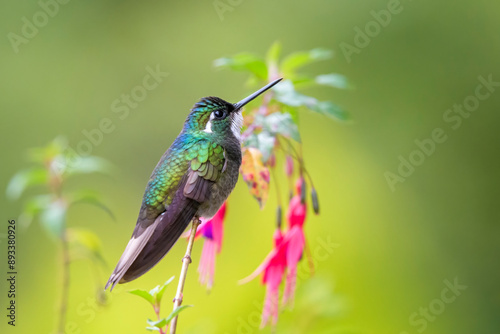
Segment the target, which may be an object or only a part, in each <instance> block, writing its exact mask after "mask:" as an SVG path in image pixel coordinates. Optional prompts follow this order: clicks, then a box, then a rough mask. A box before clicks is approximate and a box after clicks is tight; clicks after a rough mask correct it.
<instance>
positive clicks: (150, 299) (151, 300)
mask: <svg viewBox="0 0 500 334" xmlns="http://www.w3.org/2000/svg"><path fill="white" fill-rule="evenodd" d="M129 293H131V294H133V295H136V296H139V297H142V298H144V299H145V300H147V301H148V302H149V303H150V304H151V305H154V302H155V300H154V297H153V296H152V295H150V294H149V292H148V291H146V290H141V289H136V290H130V291H129Z"/></svg>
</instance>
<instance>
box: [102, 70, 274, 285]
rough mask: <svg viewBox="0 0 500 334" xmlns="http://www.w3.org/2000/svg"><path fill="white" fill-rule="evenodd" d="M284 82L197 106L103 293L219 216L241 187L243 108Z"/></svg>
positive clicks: (157, 173)
mask: <svg viewBox="0 0 500 334" xmlns="http://www.w3.org/2000/svg"><path fill="white" fill-rule="evenodd" d="M281 80H282V78H280V79H277V80H274V81H273V82H271V83H269V84H268V85H266V86H264V87H263V88H261V89H259V90H258V91H256V92H255V93H253V94H251V95H249V96H248V97H246V98H244V99H243V100H241V101H239V102H237V103H234V104H233V103H229V102H227V101H225V100H223V99H221V98H218V97H213V96H209V97H204V98H202V99H200V100H199V101H198V102H197V103H196V104H195V105H194V106H193V108H192V109H191V112H190V113H189V115H188V116H187V118H186V121H185V122H184V127H183V128H182V131H181V132H180V134H179V135H178V136H177V138H176V139H175V140H174V142H173V143H172V145H171V146H170V148H169V149H168V150H167V151H166V152H165V153H164V154H163V156H162V157H161V159H160V161H159V162H158V164H157V165H156V167H155V169H154V170H153V172H152V174H151V176H150V178H149V181H148V183H147V186H146V190H145V192H144V196H143V199H142V204H141V208H140V210H139V216H138V218H137V223H136V225H135V228H134V231H133V233H132V237H131V239H130V241H129V242H128V244H127V247H126V248H125V251H124V252H123V254H122V256H121V257H120V260H119V261H118V264H117V265H116V268H115V270H114V271H113V273H112V274H111V277H110V278H109V280H108V282H107V283H106V286H105V289H107V288H108V287H109V286H111V290H113V288H114V286H115V285H116V284H117V283H126V282H130V281H132V280H134V279H136V278H138V277H140V276H142V275H143V274H145V273H146V272H147V271H148V270H150V269H151V268H152V267H153V266H155V265H156V264H157V263H158V262H159V261H160V260H161V259H162V258H163V257H164V256H165V255H166V254H167V252H168V251H169V250H170V249H171V248H172V246H173V245H174V244H175V243H176V241H177V240H178V239H179V238H180V236H181V235H182V233H183V232H184V230H185V229H186V227H187V226H188V225H189V222H190V221H191V220H192V219H193V218H195V217H196V218H199V217H205V218H209V217H212V216H214V215H215V213H216V212H217V210H218V209H219V208H220V207H221V205H222V204H223V203H224V201H225V200H226V199H227V197H228V196H229V194H230V193H231V192H232V191H233V189H234V187H235V185H236V182H237V181H238V175H239V168H240V165H241V159H242V154H241V127H242V125H243V116H242V107H243V106H244V105H246V104H247V103H248V102H250V101H252V100H253V99H255V98H256V97H258V96H259V95H261V94H262V93H264V92H265V91H267V90H268V89H270V88H271V87H273V86H274V85H276V84H277V83H278V82H280V81H281Z"/></svg>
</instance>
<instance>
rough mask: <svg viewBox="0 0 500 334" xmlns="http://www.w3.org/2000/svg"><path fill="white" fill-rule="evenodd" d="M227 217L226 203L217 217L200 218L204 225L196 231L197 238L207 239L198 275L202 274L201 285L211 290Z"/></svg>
mask: <svg viewBox="0 0 500 334" xmlns="http://www.w3.org/2000/svg"><path fill="white" fill-rule="evenodd" d="M225 215H226V203H224V204H222V206H221V207H220V209H219V211H217V213H216V214H215V216H214V217H213V218H212V219H210V220H206V219H204V218H200V219H201V221H202V223H201V224H200V226H199V227H198V230H197V231H196V238H199V237H200V236H201V237H203V238H204V239H205V241H204V243H203V249H202V251H201V259H200V264H199V266H198V273H199V274H200V283H201V284H202V285H206V286H207V289H209V290H210V289H211V288H212V287H213V285H214V277H215V257H216V254H218V253H220V251H221V248H222V238H223V235H224V227H223V223H224V217H225Z"/></svg>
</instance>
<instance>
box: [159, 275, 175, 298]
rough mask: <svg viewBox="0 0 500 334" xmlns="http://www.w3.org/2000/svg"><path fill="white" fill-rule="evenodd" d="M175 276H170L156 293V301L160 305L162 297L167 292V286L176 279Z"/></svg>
mask: <svg viewBox="0 0 500 334" xmlns="http://www.w3.org/2000/svg"><path fill="white" fill-rule="evenodd" d="M174 277H175V276H172V277H170V278H169V279H168V281H166V282H165V283H163V285H162V286H161V288H160V289H158V292H157V293H156V296H155V299H156V303H157V304H158V305H159V304H160V302H161V299H162V298H163V293H164V292H165V289H166V288H167V285H169V284H170V283H171V282H172V281H173V280H174Z"/></svg>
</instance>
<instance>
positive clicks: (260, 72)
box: [214, 53, 267, 80]
mask: <svg viewBox="0 0 500 334" xmlns="http://www.w3.org/2000/svg"><path fill="white" fill-rule="evenodd" d="M214 66H215V67H221V68H224V67H226V68H229V69H232V70H235V71H248V72H251V73H253V74H254V75H255V76H257V77H258V78H259V79H263V80H265V79H266V78H267V66H266V64H265V63H264V61H263V60H262V59H261V58H259V57H257V56H255V55H253V54H251V53H240V54H237V55H235V56H233V57H227V58H219V59H216V60H215V61H214Z"/></svg>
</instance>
